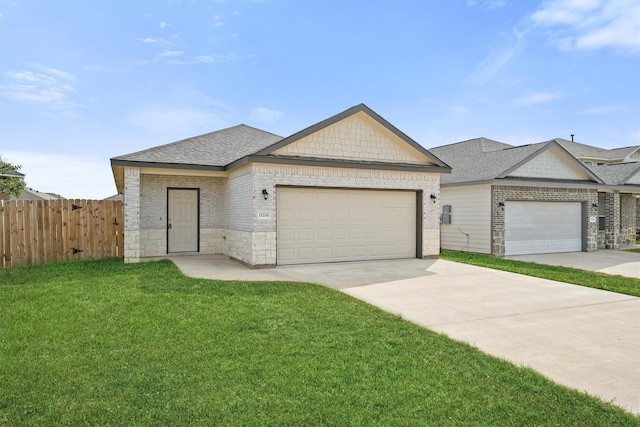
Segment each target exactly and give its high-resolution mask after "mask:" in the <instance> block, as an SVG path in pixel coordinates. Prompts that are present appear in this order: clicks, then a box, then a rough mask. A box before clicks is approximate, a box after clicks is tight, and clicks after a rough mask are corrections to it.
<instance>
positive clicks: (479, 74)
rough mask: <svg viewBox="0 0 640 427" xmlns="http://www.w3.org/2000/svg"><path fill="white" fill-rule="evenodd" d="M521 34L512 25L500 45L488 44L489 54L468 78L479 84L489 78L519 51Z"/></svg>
mask: <svg viewBox="0 0 640 427" xmlns="http://www.w3.org/2000/svg"><path fill="white" fill-rule="evenodd" d="M523 35H524V33H523V32H521V31H519V30H518V29H517V28H516V27H514V28H513V31H512V34H511V35H505V36H503V41H502V45H501V46H498V47H494V46H490V47H489V48H490V50H489V55H487V56H486V57H485V58H484V59H483V60H482V62H481V63H480V64H479V65H478V66H477V67H476V69H475V70H474V72H473V73H472V74H471V76H470V77H469V80H470V81H472V82H474V83H479V84H482V83H486V82H487V81H489V80H491V79H492V78H493V77H494V76H495V75H496V74H497V73H498V72H499V71H500V70H501V69H502V68H504V67H505V66H506V65H507V64H508V63H509V62H511V61H512V60H513V59H514V58H515V57H516V56H517V54H518V53H520V51H521V50H522V46H523V40H524V39H523Z"/></svg>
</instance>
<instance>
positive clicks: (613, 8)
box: [531, 0, 640, 55]
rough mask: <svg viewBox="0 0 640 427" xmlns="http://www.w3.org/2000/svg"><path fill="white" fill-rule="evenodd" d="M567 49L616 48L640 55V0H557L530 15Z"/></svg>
mask: <svg viewBox="0 0 640 427" xmlns="http://www.w3.org/2000/svg"><path fill="white" fill-rule="evenodd" d="M531 20H532V21H533V24H534V25H535V26H538V27H542V28H545V29H548V31H549V32H550V33H549V35H550V37H551V38H552V40H553V41H554V42H555V43H556V44H557V45H558V46H559V47H560V48H561V49H565V50H576V49H578V50H594V49H601V48H614V49H616V50H618V51H620V52H624V53H627V54H633V55H637V54H640V2H638V1H635V0H633V1H632V0H630V1H623V0H554V1H550V2H546V3H544V4H543V6H542V8H540V9H538V10H537V11H536V12H535V13H533V15H532V16H531Z"/></svg>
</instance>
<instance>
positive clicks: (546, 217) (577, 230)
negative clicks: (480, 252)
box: [504, 202, 582, 255]
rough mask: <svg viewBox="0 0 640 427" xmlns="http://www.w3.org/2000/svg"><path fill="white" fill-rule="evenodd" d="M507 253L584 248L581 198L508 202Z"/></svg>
mask: <svg viewBox="0 0 640 427" xmlns="http://www.w3.org/2000/svg"><path fill="white" fill-rule="evenodd" d="M504 211H505V212H504V213H505V224H504V227H505V254H506V255H525V254H543V253H554V252H578V251H581V250H582V219H581V218H582V205H581V203H580V202H505V207H504Z"/></svg>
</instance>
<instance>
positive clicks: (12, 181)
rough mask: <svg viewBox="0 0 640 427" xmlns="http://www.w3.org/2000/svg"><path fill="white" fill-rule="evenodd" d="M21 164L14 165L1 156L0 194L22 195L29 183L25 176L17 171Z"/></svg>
mask: <svg viewBox="0 0 640 427" xmlns="http://www.w3.org/2000/svg"><path fill="white" fill-rule="evenodd" d="M21 168H22V166H21V165H14V164H11V163H9V162H8V161H7V160H5V159H4V158H3V157H2V156H0V196H2V195H6V196H14V197H16V198H17V197H20V195H21V194H22V191H23V190H24V189H25V187H26V186H27V184H26V183H25V182H24V179H23V176H22V175H21V174H18V173H17V172H18V171H19V170H20V169H21Z"/></svg>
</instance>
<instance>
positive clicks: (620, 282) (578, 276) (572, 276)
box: [440, 252, 640, 297]
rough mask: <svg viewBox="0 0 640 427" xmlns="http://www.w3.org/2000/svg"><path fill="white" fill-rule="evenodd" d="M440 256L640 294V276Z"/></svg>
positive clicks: (464, 255)
mask: <svg viewBox="0 0 640 427" xmlns="http://www.w3.org/2000/svg"><path fill="white" fill-rule="evenodd" d="M440 257H441V258H442V259H446V260H448V261H455V262H461V263H464V264H472V265H477V266H480V267H487V268H493V269H496V270H504V271H510V272H512V273H519V274H525V275H527V276H534V277H541V278H543V279H550V280H556V281H558V282H565V283H573V284H574V285H580V286H588V287H590V288H596V289H604V290H606V291H611V292H618V293H620V294H626V295H633V296H636V297H640V279H634V278H630V277H622V276H612V275H609V274H604V273H596V272H593V271H584V270H576V269H575V268H567V267H557V266H553V265H543V264H534V263H532V262H524V261H515V260H511V259H504V258H496V257H493V256H490V255H480V254H472V253H467V252H442V253H441V254H440Z"/></svg>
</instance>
